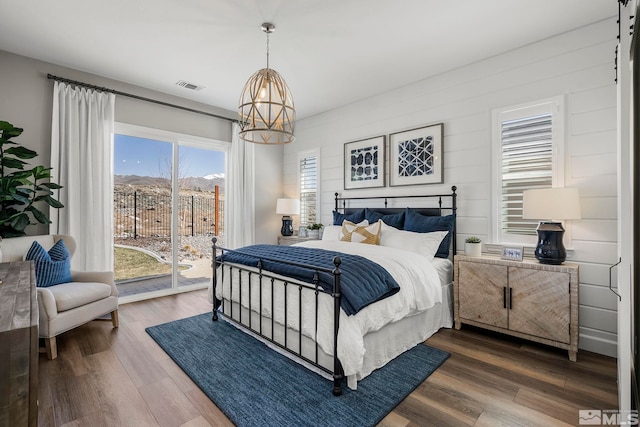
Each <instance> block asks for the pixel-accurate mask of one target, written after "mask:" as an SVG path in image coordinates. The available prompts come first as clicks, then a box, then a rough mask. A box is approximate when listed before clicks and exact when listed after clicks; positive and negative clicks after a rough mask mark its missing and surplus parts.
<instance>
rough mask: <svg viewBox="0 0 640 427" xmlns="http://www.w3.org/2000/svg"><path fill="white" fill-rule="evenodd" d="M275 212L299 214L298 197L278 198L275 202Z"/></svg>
mask: <svg viewBox="0 0 640 427" xmlns="http://www.w3.org/2000/svg"><path fill="white" fill-rule="evenodd" d="M276 213H277V214H280V215H299V214H300V200H299V199H278V202H277V203H276Z"/></svg>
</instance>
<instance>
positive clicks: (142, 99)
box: [47, 74, 236, 122]
mask: <svg viewBox="0 0 640 427" xmlns="http://www.w3.org/2000/svg"><path fill="white" fill-rule="evenodd" d="M47 79H49V80H55V81H58V82H62V83H68V84H72V85H76V86H80V87H86V88H88V89H95V90H98V91H100V92H109V93H113V94H115V95H120V96H126V97H129V98H133V99H138V100H140V101H146V102H151V103H153V104H159V105H164V106H165V107H171V108H177V109H179V110H184V111H189V112H191V113H196V114H203V115H205V116H210V117H215V118H216V119H223V120H228V121H230V122H235V121H236V120H235V119H230V118H229V117H224V116H220V115H218V114H213V113H208V112H206V111H202V110H196V109H193V108H189V107H183V106H181V105H176V104H171V103H169V102H164V101H158V100H157V99H151V98H145V97H144V96H139V95H133V94H131V93H127V92H121V91H119V90H115V89H109V88H106V87H100V86H94V85H90V84H88V83H83V82H79V81H76V80H70V79H65V78H63V77H58V76H54V75H51V74H47Z"/></svg>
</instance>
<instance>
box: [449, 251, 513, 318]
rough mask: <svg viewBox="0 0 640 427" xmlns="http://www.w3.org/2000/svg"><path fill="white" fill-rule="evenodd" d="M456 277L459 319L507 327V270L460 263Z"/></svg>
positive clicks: (500, 267)
mask: <svg viewBox="0 0 640 427" xmlns="http://www.w3.org/2000/svg"><path fill="white" fill-rule="evenodd" d="M459 274H460V278H459V284H460V288H459V290H458V292H459V294H458V298H459V299H460V301H459V308H460V317H461V318H462V319H468V320H473V321H476V322H480V323H484V324H486V325H492V326H497V327H499V328H505V329H506V328H508V326H509V324H508V321H509V315H508V313H509V312H508V310H506V307H505V306H504V304H505V292H506V289H507V267H505V266H503V265H492V264H479V263H474V262H464V261H461V262H460V268H459Z"/></svg>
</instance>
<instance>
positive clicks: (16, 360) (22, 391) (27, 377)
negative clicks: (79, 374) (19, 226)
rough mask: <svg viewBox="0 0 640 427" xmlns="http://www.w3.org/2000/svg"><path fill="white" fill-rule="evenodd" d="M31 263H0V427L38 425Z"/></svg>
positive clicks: (34, 294)
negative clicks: (0, 281)
mask: <svg viewBox="0 0 640 427" xmlns="http://www.w3.org/2000/svg"><path fill="white" fill-rule="evenodd" d="M35 277H36V276H35V272H34V269H33V263H32V262H30V261H27V262H7V263H0V280H2V283H0V384H2V386H1V387H0V426H2V427H4V426H12V427H13V426H16V427H18V426H36V425H37V424H38V393H37V390H38V298H37V292H36V286H35V283H36V281H35Z"/></svg>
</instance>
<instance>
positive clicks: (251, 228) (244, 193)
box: [224, 123, 255, 249]
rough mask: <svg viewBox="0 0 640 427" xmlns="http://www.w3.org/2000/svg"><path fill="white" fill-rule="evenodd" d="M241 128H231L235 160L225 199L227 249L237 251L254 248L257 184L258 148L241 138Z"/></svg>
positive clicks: (231, 168)
mask: <svg viewBox="0 0 640 427" xmlns="http://www.w3.org/2000/svg"><path fill="white" fill-rule="evenodd" d="M238 132H239V126H238V124H237V123H233V125H232V128H231V134H232V137H231V159H230V161H229V170H228V174H229V183H228V187H227V191H228V192H229V194H227V195H225V198H226V203H225V205H226V206H227V209H226V212H225V221H226V223H227V227H226V233H227V235H226V236H225V239H224V240H225V241H224V246H225V247H227V248H229V249H236V248H239V247H242V246H246V245H251V244H253V242H254V235H255V206H254V200H255V197H254V194H255V181H254V173H253V171H254V147H253V144H252V143H247V142H245V141H243V140H242V139H240V138H239V137H238Z"/></svg>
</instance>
